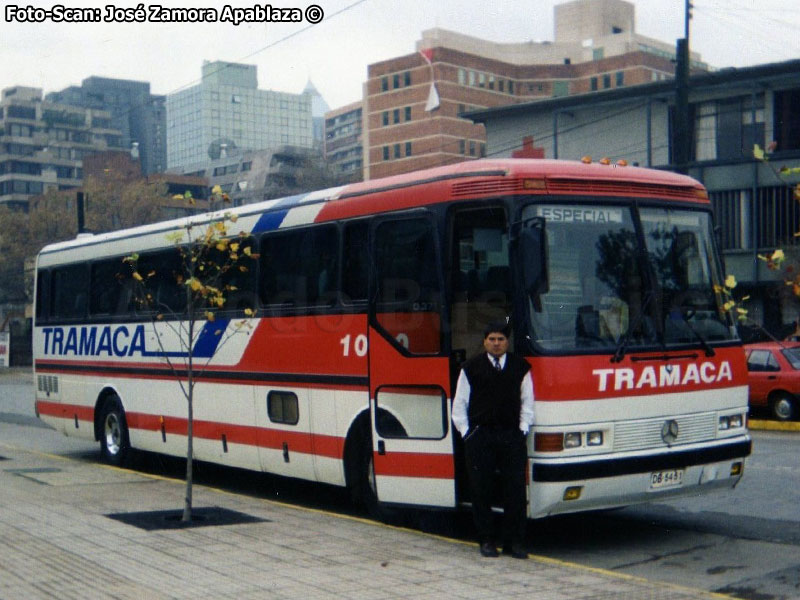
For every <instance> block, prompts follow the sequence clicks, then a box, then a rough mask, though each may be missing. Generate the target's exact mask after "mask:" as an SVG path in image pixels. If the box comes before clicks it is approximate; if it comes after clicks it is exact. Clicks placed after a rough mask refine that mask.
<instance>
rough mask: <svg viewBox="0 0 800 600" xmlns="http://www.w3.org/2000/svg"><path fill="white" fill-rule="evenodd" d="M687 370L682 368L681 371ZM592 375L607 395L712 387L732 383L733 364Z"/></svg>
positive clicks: (605, 371) (607, 371) (602, 371)
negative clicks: (681, 387) (645, 390)
mask: <svg viewBox="0 0 800 600" xmlns="http://www.w3.org/2000/svg"><path fill="white" fill-rule="evenodd" d="M682 366H683V367H684V368H681V367H682ZM592 375H595V376H596V377H597V391H599V392H605V391H607V390H608V389H610V388H609V386H613V389H614V390H615V391H619V390H641V389H647V388H652V389H657V388H666V387H675V386H684V385H700V384H701V383H706V384H712V383H718V382H720V381H733V372H732V370H731V365H730V363H729V362H728V361H727V360H726V361H722V362H721V363H720V364H716V363H713V362H711V361H705V362H702V363H700V364H696V363H689V364H688V365H678V364H676V365H673V364H667V365H661V366H659V367H654V366H646V367H644V368H642V370H641V371H638V372H637V371H636V370H634V369H630V368H621V369H595V370H594V371H592Z"/></svg>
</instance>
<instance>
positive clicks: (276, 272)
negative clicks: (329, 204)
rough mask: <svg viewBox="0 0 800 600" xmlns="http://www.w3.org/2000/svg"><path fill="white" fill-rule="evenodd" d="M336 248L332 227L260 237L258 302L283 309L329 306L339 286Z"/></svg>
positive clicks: (335, 231)
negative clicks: (282, 307) (259, 298)
mask: <svg viewBox="0 0 800 600" xmlns="http://www.w3.org/2000/svg"><path fill="white" fill-rule="evenodd" d="M338 247H339V242H338V229H337V228H336V226H335V225H324V226H314V227H306V228H303V229H298V230H296V231H290V232H285V233H284V232H281V233H273V234H267V235H265V236H263V237H262V238H261V265H260V269H261V272H260V277H261V281H260V285H259V293H260V296H261V301H262V302H263V303H264V304H268V305H273V306H284V307H311V306H331V305H333V304H334V303H335V302H336V296H337V291H338V287H339V279H338V264H337V263H338Z"/></svg>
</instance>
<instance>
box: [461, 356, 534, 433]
mask: <svg viewBox="0 0 800 600" xmlns="http://www.w3.org/2000/svg"><path fill="white" fill-rule="evenodd" d="M530 368H531V366H530V365H529V364H528V363H527V361H525V360H523V359H522V358H520V357H518V356H515V355H514V354H506V364H505V366H504V367H503V370H502V371H498V370H497V369H496V368H495V367H494V365H493V364H492V363H491V362H489V358H488V357H487V355H486V353H481V354H479V355H478V356H475V357H473V358H471V359H469V360H468V361H467V362H465V363H464V373H466V375H467V379H468V380H469V387H470V395H469V410H468V412H467V416H468V417H469V426H470V429H472V428H473V427H477V426H479V425H484V426H488V427H495V428H498V429H510V430H514V429H518V428H519V413H520V408H521V403H522V399H521V396H520V385H522V380H523V378H524V377H525V374H526V373H527V372H528V371H530Z"/></svg>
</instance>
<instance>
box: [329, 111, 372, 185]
mask: <svg viewBox="0 0 800 600" xmlns="http://www.w3.org/2000/svg"><path fill="white" fill-rule="evenodd" d="M362 107H363V103H362V102H360V101H359V102H353V103H352V104H348V105H347V106H342V107H341V108H337V109H336V110H332V111H329V112H328V113H327V114H326V115H325V160H326V161H327V162H328V165H329V166H330V168H331V169H332V170H333V171H334V172H335V173H336V174H337V175H341V176H343V177H347V178H349V179H351V180H352V181H359V180H360V179H361V178H362V170H363V166H364V147H363V138H362V135H361V132H362V115H363V108H362Z"/></svg>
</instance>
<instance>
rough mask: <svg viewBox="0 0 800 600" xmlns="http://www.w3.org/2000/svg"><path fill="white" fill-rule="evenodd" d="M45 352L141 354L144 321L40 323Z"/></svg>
mask: <svg viewBox="0 0 800 600" xmlns="http://www.w3.org/2000/svg"><path fill="white" fill-rule="evenodd" d="M42 333H43V334H44V354H45V355H50V356H133V355H135V354H137V355H140V356H148V355H151V354H152V353H151V352H148V351H147V349H146V348H145V335H144V325H143V324H140V325H136V326H135V327H134V328H133V331H131V330H130V329H129V328H128V327H127V326H126V325H121V326H118V327H114V328H112V327H111V326H110V325H105V326H101V327H98V326H88V327H86V326H82V327H42Z"/></svg>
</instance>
